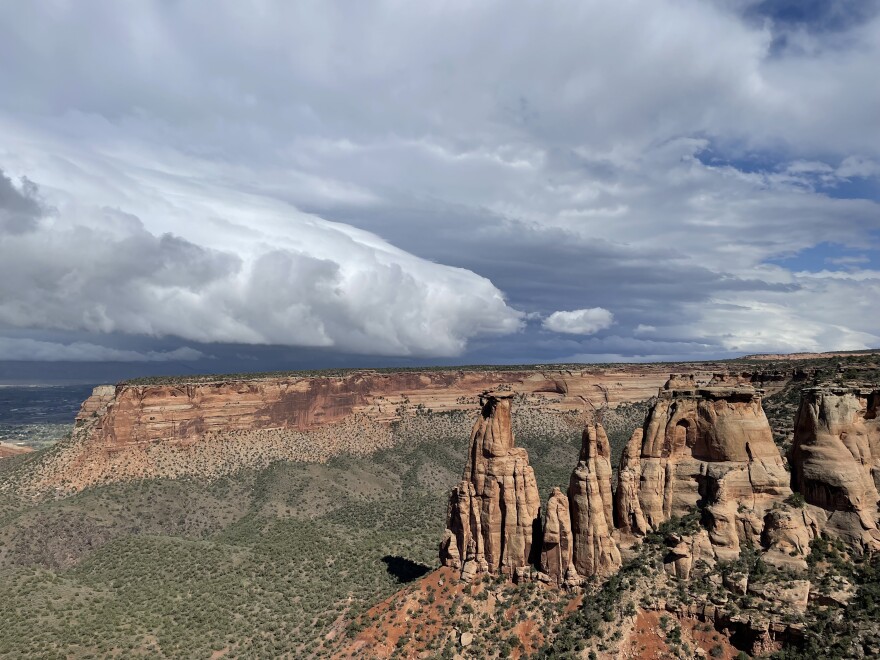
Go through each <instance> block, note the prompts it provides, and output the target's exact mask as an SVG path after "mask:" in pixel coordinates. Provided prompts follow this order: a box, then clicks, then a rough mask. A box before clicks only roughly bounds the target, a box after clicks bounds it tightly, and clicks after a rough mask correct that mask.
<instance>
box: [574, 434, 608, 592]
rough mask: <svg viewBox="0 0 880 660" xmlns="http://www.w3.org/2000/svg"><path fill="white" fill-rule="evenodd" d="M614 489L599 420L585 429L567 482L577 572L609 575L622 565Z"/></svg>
mask: <svg viewBox="0 0 880 660" xmlns="http://www.w3.org/2000/svg"><path fill="white" fill-rule="evenodd" d="M612 500H613V497H612V491H611V447H610V445H609V443H608V436H607V435H606V434H605V429H604V428H602V425H601V424H599V423H598V422H594V423H590V424H588V425H587V428H586V429H585V430H584V434H583V442H582V446H581V454H580V457H579V459H578V464H577V467H576V468H575V470H574V472H573V473H572V475H571V481H570V482H569V486H568V502H569V508H570V511H571V531H572V537H573V544H572V545H573V552H572V555H573V556H572V561H573V563H574V568H575V570H576V571H577V573H578V575H581V576H583V577H590V576H593V575H610V574H611V573H613V572H614V571H616V570H617V569H618V568H619V567H620V563H621V559H620V551H619V549H618V547H617V543H616V542H615V541H614V539H613V538H612V536H611V532H612V530H613V528H614V520H613V513H612V512H613V501H612Z"/></svg>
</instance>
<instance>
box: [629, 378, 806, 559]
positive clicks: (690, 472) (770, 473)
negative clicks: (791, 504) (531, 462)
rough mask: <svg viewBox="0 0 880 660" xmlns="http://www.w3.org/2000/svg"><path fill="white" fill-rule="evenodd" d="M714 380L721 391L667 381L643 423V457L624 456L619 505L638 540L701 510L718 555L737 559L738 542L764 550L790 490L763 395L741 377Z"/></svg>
mask: <svg viewBox="0 0 880 660" xmlns="http://www.w3.org/2000/svg"><path fill="white" fill-rule="evenodd" d="M715 382H716V383H723V385H724V386H714V385H710V386H706V387H700V386H697V384H696V382H695V379H693V378H692V377H691V376H689V375H685V376H675V375H673V376H672V377H670V379H669V381H668V382H667V383H666V385H665V386H664V388H663V389H662V390H660V393H659V395H658V400H657V402H656V404H655V405H654V407H653V408H652V409H651V411H650V412H649V414H648V418H647V419H646V421H645V424H644V427H643V431H642V438H641V452H640V455H639V456H638V458H636V456H635V453H636V449H635V447H634V446H629V447H627V451H626V452H625V453H624V456H623V459H622V461H621V467H620V471H619V476H618V489H617V493H616V494H615V505H614V506H615V511H616V512H617V520H618V524H619V525H620V526H621V527H622V529H623V530H625V531H627V532H631V533H634V534H644V533H645V532H647V531H652V530H656V529H657V528H658V527H659V526H660V525H661V524H662V523H663V522H664V521H666V520H669V519H670V518H672V517H674V516H684V515H687V514H688V513H690V512H692V511H694V510H695V509H697V508H698V507H702V508H703V510H704V514H703V519H704V523H705V525H706V528H707V531H708V533H709V538H710V540H711V542H712V545H713V546H714V548H715V552H716V554H718V556H719V558H723V559H733V558H735V557H737V556H738V555H739V550H740V547H741V544H743V543H747V544H751V545H756V546H757V545H759V543H760V540H761V534H762V532H763V528H764V517H765V515H766V513H767V511H769V510H770V508H771V507H772V506H773V505H774V504H777V505H778V504H779V503H781V502H782V501H783V500H784V499H785V498H786V497H787V496H789V495H791V488H790V487H789V476H788V472H787V471H786V469H785V464H784V462H783V460H782V456H781V455H780V453H779V450H778V448H777V447H776V445H775V444H774V442H773V435H772V432H771V430H770V425H769V423H768V422H767V417H766V416H765V415H764V411H763V409H762V408H761V393H760V391H758V390H755V389H754V388H752V387H751V386H749V385H744V384H740V381H739V380H738V379H721V378H717V379H716V380H715ZM636 437H637V436H634V438H633V440H631V441H630V442H631V443H635V442H637V440H636ZM637 474H638V488H637V489H636V486H635V484H636V475H637ZM642 521H644V522H643V523H642ZM643 525H644V529H643V528H642V526H643Z"/></svg>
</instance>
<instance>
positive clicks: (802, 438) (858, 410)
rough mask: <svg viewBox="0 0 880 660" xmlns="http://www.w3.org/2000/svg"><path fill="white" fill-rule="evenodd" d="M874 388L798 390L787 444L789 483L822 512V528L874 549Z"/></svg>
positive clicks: (877, 401) (877, 397)
mask: <svg viewBox="0 0 880 660" xmlns="http://www.w3.org/2000/svg"><path fill="white" fill-rule="evenodd" d="M878 412H880V390H877V389H860V388H842V387H815V388H809V389H806V390H804V392H803V394H802V397H801V405H800V408H799V410H798V414H797V421H796V423H795V433H794V444H793V446H792V485H793V487H794V488H795V489H796V490H798V491H799V492H800V493H801V494H802V495H803V496H804V499H805V500H806V501H807V502H808V503H809V504H812V505H815V506H817V507H820V508H822V509H823V510H825V511H826V512H827V513H828V519H827V521H826V523H825V529H824V531H825V532H827V533H828V534H829V535H831V536H835V537H838V538H842V539H843V540H845V541H847V542H848V543H850V545H852V546H853V547H855V548H857V549H870V550H878V549H880V528H878V514H877V507H878V500H880V495H878V483H880V419H878Z"/></svg>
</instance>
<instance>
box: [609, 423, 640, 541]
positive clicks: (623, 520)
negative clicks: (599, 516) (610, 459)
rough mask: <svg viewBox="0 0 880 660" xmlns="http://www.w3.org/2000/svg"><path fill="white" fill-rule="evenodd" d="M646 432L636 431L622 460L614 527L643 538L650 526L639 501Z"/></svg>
mask: <svg viewBox="0 0 880 660" xmlns="http://www.w3.org/2000/svg"><path fill="white" fill-rule="evenodd" d="M643 436H644V431H643V430H642V429H636V430H635V431H633V434H632V437H631V438H630V439H629V442H628V443H627V445H626V447H624V449H623V454H622V455H621V458H620V469H619V470H618V472H617V493H616V496H615V497H614V526H615V527H617V528H618V529H620V530H621V531H622V532H624V533H626V534H636V535H639V536H643V535H645V534H646V533H647V531H648V524H647V523H646V522H645V516H644V514H643V513H642V505H641V503H640V501H639V485H640V483H641V478H642V462H641V455H642V437H643Z"/></svg>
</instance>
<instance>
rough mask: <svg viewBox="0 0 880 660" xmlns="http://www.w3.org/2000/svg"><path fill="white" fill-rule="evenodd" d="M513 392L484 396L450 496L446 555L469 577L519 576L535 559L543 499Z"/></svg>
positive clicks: (446, 561)
mask: <svg viewBox="0 0 880 660" xmlns="http://www.w3.org/2000/svg"><path fill="white" fill-rule="evenodd" d="M512 397H513V395H512V394H509V393H496V394H492V393H485V394H483V395H482V396H481V397H480V404H481V411H480V417H479V418H478V419H477V421H476V423H475V424H474V427H473V431H472V432H471V445H470V452H469V454H468V462H467V466H466V468H465V473H464V479H463V480H462V481H461V483H460V484H459V485H458V486H456V487H455V488H454V489H453V491H452V495H451V496H450V499H449V508H448V512H447V524H446V527H447V528H446V531H445V532H444V536H443V541H442V542H441V546H440V559H441V561H442V562H443V564H444V565H446V566H452V567H455V568H458V569H460V570H461V576H462V578H463V579H471V578H473V577H474V576H476V575H479V574H481V573H492V574H503V575H510V576H513V575H515V573H516V569H517V568H520V567H524V566H528V565H529V561H530V557H531V553H532V535H533V529H534V528H535V527H536V526H537V525H536V523H537V522H538V520H539V515H540V508H541V503H540V497H539V495H538V486H537V483H536V482H535V473H534V471H533V470H532V467H531V466H530V465H529V457H528V453H527V452H526V450H525V449H522V448H521V447H515V446H514V438H513V430H512V428H511V419H510V410H511V400H512Z"/></svg>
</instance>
